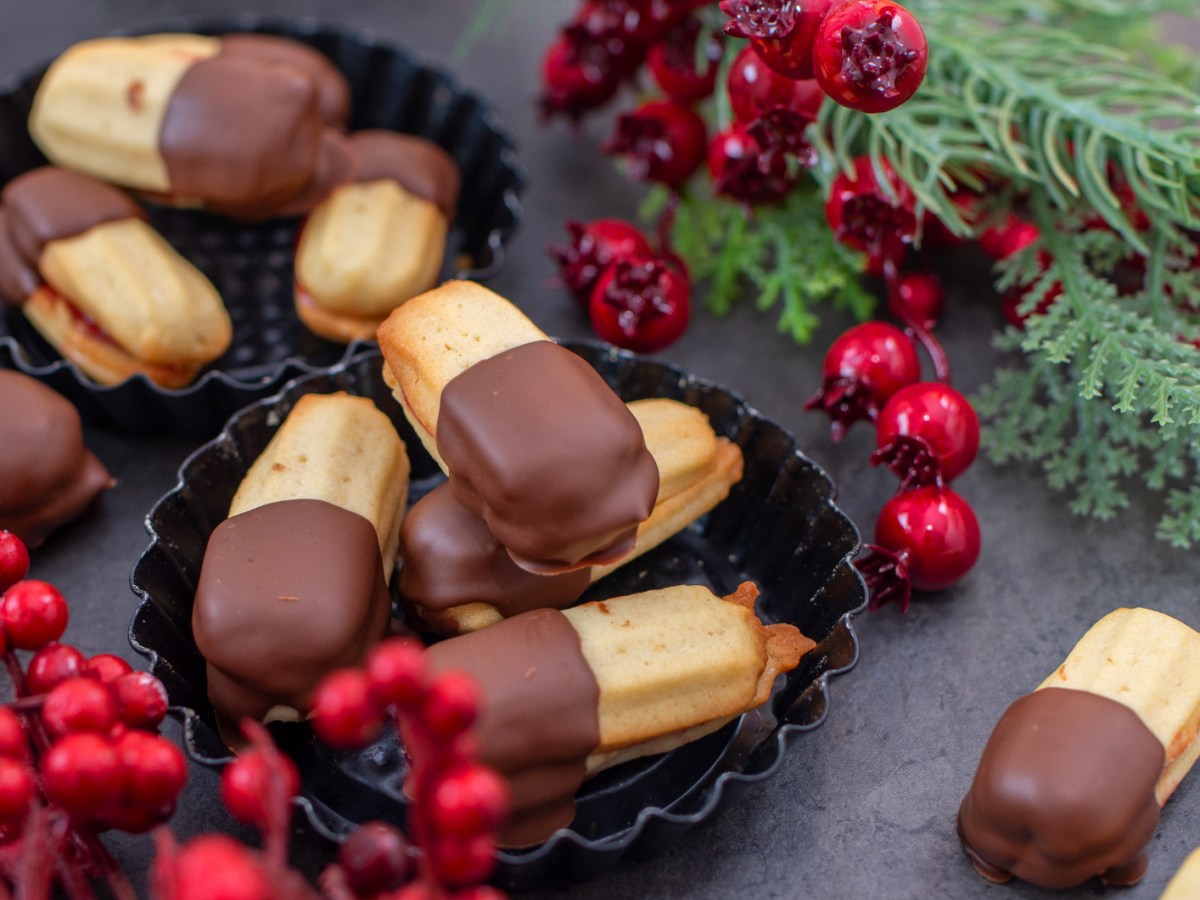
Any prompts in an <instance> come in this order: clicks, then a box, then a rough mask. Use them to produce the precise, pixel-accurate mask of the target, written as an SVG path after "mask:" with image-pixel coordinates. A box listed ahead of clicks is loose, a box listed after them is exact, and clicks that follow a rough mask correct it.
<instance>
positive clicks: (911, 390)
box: [872, 381, 979, 482]
mask: <svg viewBox="0 0 1200 900" xmlns="http://www.w3.org/2000/svg"><path fill="white" fill-rule="evenodd" d="M897 437H906V438H913V439H915V440H918V441H920V442H921V443H922V444H923V445H924V448H925V450H926V451H927V452H928V453H929V454H930V455H932V457H933V458H934V459H936V460H937V474H939V475H940V476H941V478H942V479H943V480H944V481H947V482H949V481H952V480H953V479H955V478H957V477H958V476H959V475H961V474H962V473H963V472H965V471H966V470H967V467H968V466H970V465H971V462H972V461H973V460H974V459H975V454H976V453H977V452H978V451H979V417H978V416H977V415H976V414H975V409H974V408H973V407H972V406H971V403H970V401H968V400H967V398H966V397H964V396H963V395H962V394H961V393H959V392H958V391H956V390H955V389H954V388H952V387H950V385H948V384H942V383H941V382H937V381H926V382H919V383H917V384H910V385H908V386H907V387H902V388H900V390H898V391H897V392H896V393H894V394H893V395H892V396H891V398H890V399H889V400H888V402H887V403H886V404H885V405H884V407H883V409H882V411H880V413H879V419H878V420H877V422H876V424H875V439H876V444H877V446H878V447H879V449H880V450H884V449H885V448H887V447H888V446H889V445H890V444H892V443H893V442H894V440H895V439H896V438H897ZM872 461H874V457H872Z"/></svg>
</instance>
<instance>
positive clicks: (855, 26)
mask: <svg viewBox="0 0 1200 900" xmlns="http://www.w3.org/2000/svg"><path fill="white" fill-rule="evenodd" d="M928 62H929V46H928V44H927V43H926V41H925V32H924V31H922V30H921V25H920V23H919V22H918V21H917V20H916V18H915V17H914V16H913V14H912V13H910V12H909V11H908V10H907V9H905V8H904V7H903V6H901V5H900V4H899V3H894V2H892V0H846V2H843V3H842V4H841V5H839V6H836V7H834V8H833V9H832V10H831V11H830V13H829V15H827V16H826V17H825V19H824V21H822V22H821V25H820V28H819V29H818V31H817V35H816V41H815V44H814V48H813V71H814V74H815V75H816V78H817V83H818V84H820V85H821V87H822V88H823V89H824V90H825V93H826V94H828V95H829V97H830V99H832V100H833V101H834V102H836V103H840V104H841V105H842V106H848V107H850V108H851V109H856V110H859V111H860V112H866V113H881V112H887V111H888V110H889V109H895V108H896V107H897V106H899V105H900V104H902V103H904V102H905V101H906V100H908V99H909V98H910V97H911V96H912V95H913V94H915V93H916V92H917V88H919V87H920V86H921V82H922V81H924V80H925V67H926V65H927V64H928Z"/></svg>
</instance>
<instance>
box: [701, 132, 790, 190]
mask: <svg viewBox="0 0 1200 900" xmlns="http://www.w3.org/2000/svg"><path fill="white" fill-rule="evenodd" d="M708 172H709V175H710V176H711V177H712V181H713V189H714V190H715V191H716V192H717V193H718V194H720V195H722V196H725V197H729V198H731V199H733V200H737V201H739V202H741V203H746V204H749V205H751V206H757V205H759V204H761V203H773V202H775V201H777V200H780V199H782V198H783V197H785V196H786V195H787V194H788V192H790V191H791V189H792V187H793V186H794V185H795V179H794V177H793V176H792V174H791V172H789V170H788V162H787V157H786V156H785V155H784V154H782V153H774V154H771V153H768V152H766V151H765V150H764V148H763V147H762V146H761V145H760V144H759V142H758V141H757V140H756V139H755V137H754V136H753V134H751V132H750V129H749V127H747V126H746V125H743V124H741V123H739V122H735V123H734V124H733V125H731V126H730V127H729V128H727V129H726V130H725V131H722V132H721V133H720V134H718V135H717V136H716V137H715V138H713V141H712V143H711V144H710V145H709V148H708Z"/></svg>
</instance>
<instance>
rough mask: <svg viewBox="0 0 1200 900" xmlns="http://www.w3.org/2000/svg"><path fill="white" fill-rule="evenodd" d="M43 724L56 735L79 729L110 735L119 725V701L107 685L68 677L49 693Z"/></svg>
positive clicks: (43, 706) (43, 714)
mask: <svg viewBox="0 0 1200 900" xmlns="http://www.w3.org/2000/svg"><path fill="white" fill-rule="evenodd" d="M42 723H43V724H44V725H45V726H46V730H47V731H49V732H50V734H51V735H52V736H54V737H59V736H61V735H64V734H71V733H72V732H79V731H89V732H93V733H95V734H108V732H109V731H111V730H112V727H113V726H114V725H115V724H117V701H116V699H115V698H114V697H113V692H112V689H110V688H109V687H108V686H107V685H103V684H101V683H100V682H98V681H92V679H90V678H68V679H67V680H66V681H64V682H62V683H61V684H59V685H57V686H56V687H55V688H54V689H53V690H52V691H50V693H49V694H47V695H46V700H45V702H44V703H43V704H42Z"/></svg>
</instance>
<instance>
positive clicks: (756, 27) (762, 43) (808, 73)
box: [721, 0, 833, 79]
mask: <svg viewBox="0 0 1200 900" xmlns="http://www.w3.org/2000/svg"><path fill="white" fill-rule="evenodd" d="M832 6H833V0H722V2H721V11H722V12H724V13H725V14H726V15H729V16H732V17H733V21H731V22H728V23H727V24H726V26H725V32H726V34H731V35H734V36H735V37H745V38H749V39H750V46H751V47H752V48H753V49H754V52H755V53H757V54H758V56H759V57H760V58H761V59H762V61H763V62H764V63H766V64H767V65H768V66H769V67H770V68H771V69H773V70H774V71H776V72H778V73H779V74H780V75H783V76H785V77H787V78H795V79H805V78H812V77H813V48H814V44H815V42H816V37H817V32H818V30H819V28H820V26H821V22H822V21H823V20H824V19H825V17H826V15H827V14H828V13H829V10H830V7H832Z"/></svg>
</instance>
